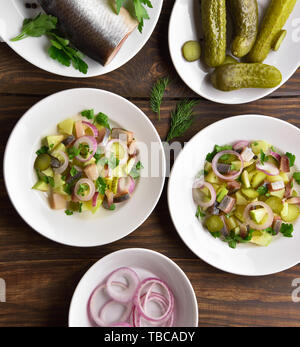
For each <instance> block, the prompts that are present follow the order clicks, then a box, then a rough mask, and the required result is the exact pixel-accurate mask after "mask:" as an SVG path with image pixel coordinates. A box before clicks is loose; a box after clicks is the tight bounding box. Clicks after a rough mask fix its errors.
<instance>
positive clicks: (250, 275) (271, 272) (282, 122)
mask: <svg viewBox="0 0 300 347" xmlns="http://www.w3.org/2000/svg"><path fill="white" fill-rule="evenodd" d="M244 117H251V118H262V117H263V118H267V119H272V120H273V121H275V122H278V123H281V124H284V125H285V126H290V127H291V128H294V129H296V130H297V131H298V132H299V134H300V129H299V128H298V127H296V126H295V125H293V124H291V123H289V122H286V121H284V120H282V119H280V118H275V117H271V116H266V115H263V114H254V113H253V114H250V113H249V114H241V115H236V116H231V117H227V118H224V119H220V120H219V121H217V122H214V123H212V124H210V125H208V126H207V127H205V128H203V129H202V130H200V131H199V132H198V133H197V134H195V135H194V136H193V137H192V138H191V139H190V140H189V142H191V141H192V140H194V139H195V138H196V137H198V136H200V134H202V132H204V131H207V130H209V129H210V128H212V127H214V126H216V125H221V124H222V123H224V122H227V121H229V120H231V119H232V118H234V119H240V118H244ZM189 142H188V144H189ZM188 144H187V145H188ZM185 148H186V147H184V148H183V150H182V151H181V152H180V153H179V154H178V156H177V158H176V161H175V162H174V164H173V167H172V170H171V172H170V178H169V181H168V187H167V200H168V208H169V213H170V216H171V219H172V223H173V226H174V228H175V230H176V231H177V234H178V235H179V237H180V238H181V240H182V241H183V243H184V244H185V246H186V247H187V248H188V249H189V250H190V251H192V252H193V253H194V254H195V255H196V256H197V257H198V258H199V259H201V260H202V261H204V262H205V263H206V264H209V265H210V266H212V267H214V268H215V269H218V270H221V271H223V272H226V273H230V274H233V275H238V276H244V277H261V276H267V275H273V274H277V273H279V272H282V271H286V270H288V269H290V268H292V267H294V266H296V265H298V264H299V262H300V259H299V260H298V261H297V262H296V263H294V262H293V263H292V264H291V265H289V266H283V267H281V268H280V269H278V270H277V271H269V272H268V271H265V272H262V273H258V274H253V273H241V272H235V271H229V270H227V269H225V268H222V267H221V266H216V265H214V264H213V263H212V262H210V261H207V260H206V259H204V258H203V257H202V256H200V255H199V254H197V252H196V250H195V249H192V248H191V247H190V245H188V244H187V242H186V241H185V239H184V237H183V235H182V234H181V233H180V232H179V230H178V228H177V226H176V224H175V222H174V218H173V213H172V210H171V207H170V205H171V203H170V201H171V198H170V195H171V184H172V181H173V170H174V168H175V165H176V162H177V160H178V159H179V157H181V156H182V155H183V151H184V149H185ZM174 171H175V170H174Z"/></svg>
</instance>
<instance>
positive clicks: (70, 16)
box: [38, 0, 138, 66]
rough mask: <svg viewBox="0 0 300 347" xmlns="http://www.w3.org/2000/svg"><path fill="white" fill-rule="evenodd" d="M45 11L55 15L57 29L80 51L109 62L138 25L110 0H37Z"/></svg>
mask: <svg viewBox="0 0 300 347" xmlns="http://www.w3.org/2000/svg"><path fill="white" fill-rule="evenodd" d="M38 1H39V3H40V5H41V6H42V8H43V9H44V11H45V12H46V13H47V14H51V15H53V16H55V17H57V18H58V23H59V29H60V31H61V32H62V34H64V35H65V36H66V37H67V38H68V39H69V40H70V41H71V43H72V44H73V45H74V46H75V47H76V48H78V49H79V50H80V51H81V52H83V53H84V54H86V55H87V56H89V57H90V58H92V59H94V60H96V61H98V62H100V63H101V64H102V65H104V66H105V65H107V64H109V63H110V62H111V61H112V59H113V58H114V57H115V55H116V54H117V53H118V51H119V49H120V48H121V46H122V45H123V43H124V42H125V41H126V39H127V38H128V36H129V35H130V34H131V33H132V32H133V30H134V29H135V28H136V27H137V26H138V21H137V20H136V19H134V18H132V17H131V15H130V14H129V12H128V11H127V10H126V9H125V8H123V7H122V8H121V10H120V13H119V15H117V14H116V13H115V11H114V9H113V3H112V1H111V0H38Z"/></svg>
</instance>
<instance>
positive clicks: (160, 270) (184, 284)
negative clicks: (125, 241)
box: [69, 248, 198, 327]
mask: <svg viewBox="0 0 300 347" xmlns="http://www.w3.org/2000/svg"><path fill="white" fill-rule="evenodd" d="M123 266H127V267H131V268H133V269H134V270H135V271H136V272H137V274H138V275H139V277H140V279H141V280H143V279H145V278H147V277H158V278H160V279H162V280H164V281H165V282H166V283H167V284H168V285H169V287H170V289H171V290H172V292H173V294H174V298H175V305H176V306H175V312H176V313H175V322H174V326H177V327H197V326H198V304H197V299H196V296H195V293H194V290H193V287H192V285H191V283H190V281H189V279H188V278H187V276H186V275H185V273H184V272H183V271H182V270H181V269H180V267H179V266H178V265H176V264H175V263H174V262H173V261H172V260H171V259H169V258H167V257H166V256H164V255H162V254H160V253H157V252H154V251H151V250H148V249H142V248H129V249H124V250H121V251H117V252H114V253H111V254H109V255H107V256H106V257H104V258H102V259H101V260H99V261H98V262H97V263H96V264H94V265H93V266H92V267H91V268H90V269H89V270H88V271H87V273H86V274H85V275H84V276H83V278H82V279H81V281H80V282H79V284H78V286H77V288H76V290H75V292H74V295H73V298H72V301H71V306H70V311H69V326H70V327H91V326H92V325H91V323H90V321H89V318H88V314H87V303H88V300H89V297H90V295H91V293H92V291H93V290H94V289H95V288H96V286H97V285H98V284H100V283H101V282H102V281H103V280H104V279H105V278H106V276H108V275H109V274H110V273H111V272H112V271H113V270H115V269H117V268H119V267H123Z"/></svg>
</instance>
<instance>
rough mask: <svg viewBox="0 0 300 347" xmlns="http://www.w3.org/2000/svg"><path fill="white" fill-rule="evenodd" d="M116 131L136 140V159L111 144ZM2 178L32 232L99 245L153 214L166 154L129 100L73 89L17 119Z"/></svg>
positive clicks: (83, 244) (82, 244)
mask: <svg viewBox="0 0 300 347" xmlns="http://www.w3.org/2000/svg"><path fill="white" fill-rule="evenodd" d="M93 110H95V115H94V114H93ZM83 115H84V116H83ZM94 118H98V121H99V122H97V121H95V120H94ZM101 124H102V125H101ZM97 127H98V129H97ZM124 129H128V130H130V131H129V132H125V130H124ZM102 130H104V132H103V134H102V136H101V139H100V138H99V136H100V133H101V132H102ZM114 132H115V134H114ZM119 132H122V134H123V135H126V134H127V135H130V136H131V137H133V136H134V139H133V138H131V140H130V142H131V144H133V143H134V144H135V150H134V151H136V152H138V157H135V155H134V153H133V152H132V153H131V149H132V148H130V146H129V147H128V144H127V142H126V141H125V139H123V140H122V141H121V140H116V139H114V137H118V135H119ZM107 134H108V137H107V136H106V135H107ZM122 134H120V139H121V137H122ZM49 135H50V136H49ZM103 135H104V138H103ZM105 137H107V138H106V140H107V141H106V142H107V143H104V142H105V141H104V140H105ZM128 137H129V136H128ZM76 138H77V139H76ZM125 142H126V143H125ZM153 144H155V152H154V153H152V154H153V155H150V154H151V148H152V146H153ZM116 145H118V146H116ZM119 145H121V146H119ZM102 147H104V148H102ZM98 149H99V150H100V152H98ZM121 152H122V154H121ZM103 153H104V154H103ZM136 158H138V159H136ZM123 159H124V160H123ZM136 160H138V162H137V163H136ZM152 160H154V161H155V162H154V163H152ZM130 161H133V165H131V164H130V166H131V168H130V170H128V171H127V173H125V171H126V170H127V169H128V167H129V162H130ZM96 163H97V165H96ZM138 163H140V164H139V165H138ZM141 163H142V164H141ZM87 164H88V165H87ZM99 165H100V166H101V167H100V166H99ZM96 166H97V167H96ZM125 166H126V167H125ZM153 166H155V170H154V171H155V175H152V174H150V173H151V172H153V171H151V169H152V167H153ZM119 169H120V170H119ZM116 170H117V171H118V172H119V173H117V171H116ZM132 170H134V172H132ZM129 176H130V177H129ZM97 177H98V178H97ZM4 178H5V184H6V188H7V191H8V195H9V197H10V199H11V201H12V203H13V205H14V207H15V208H16V210H17V211H18V213H19V214H20V216H21V217H22V218H23V219H24V220H25V221H26V222H27V224H29V225H30V226H31V227H32V228H33V229H34V230H36V231H37V232H39V233H40V234H42V235H43V236H45V237H47V238H49V239H51V240H53V241H56V242H59V243H62V244H66V245H70V246H78V247H92V246H100V245H104V244H108V243H111V242H114V241H116V240H119V239H121V238H123V237H125V236H127V235H128V234H130V233H131V232H133V231H134V230H135V229H136V228H138V227H139V226H140V225H141V224H142V223H143V222H144V221H145V220H146V219H147V217H148V216H149V215H150V213H151V212H152V211H153V209H154V207H155V206H156V204H157V202H158V199H159V197H160V195H161V192H162V188H163V185H164V180H165V155H164V151H163V148H162V144H161V140H160V137H159V135H158V133H157V131H156V129H155V128H154V126H153V124H152V123H151V121H150V120H149V118H148V117H147V116H146V115H145V114H144V113H143V112H142V111H141V110H140V109H139V108H138V107H136V106H135V105H133V104H132V103H131V102H129V101H127V100H126V99H124V98H122V97H120V96H118V95H116V94H112V93H110V92H106V91H103V90H98V89H71V90H66V91H63V92H59V93H57V94H54V95H52V96H49V97H47V98H45V99H43V100H41V101H40V102H38V103H37V104H36V105H34V106H33V107H32V108H31V109H30V110H29V111H27V112H26V114H25V115H24V116H23V117H22V118H21V119H20V120H19V122H18V123H17V124H16V126H15V128H14V130H13V131H12V133H11V135H10V138H9V140H8V143H7V146H6V150H5V155H4ZM127 178H130V179H127ZM127 181H128V182H129V186H127V183H128V182H127ZM126 182H127V183H126ZM121 183H122V184H121ZM121 190H122V191H124V194H123V193H121ZM125 191H126V192H125ZM125 193H126V194H125ZM125 200H126V201H125ZM100 205H101V206H100ZM76 206H77V207H76ZM98 207H100V208H99V209H98ZM103 207H104V208H103ZM105 207H106V208H105ZM96 210H97V211H96Z"/></svg>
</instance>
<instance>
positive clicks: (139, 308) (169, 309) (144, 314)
mask: <svg viewBox="0 0 300 347" xmlns="http://www.w3.org/2000/svg"><path fill="white" fill-rule="evenodd" d="M153 283H154V284H157V285H160V286H161V287H162V288H163V289H164V291H165V292H166V293H167V296H168V297H167V301H168V307H167V309H166V311H165V312H164V313H163V314H162V315H161V316H160V317H151V316H149V314H147V312H146V310H145V309H144V307H143V304H142V301H141V296H142V293H143V290H144V289H145V287H146V286H148V285H151V286H152V284H153ZM134 303H135V305H136V307H137V311H138V313H139V315H141V316H142V317H144V318H145V319H146V320H148V321H149V322H154V323H156V322H165V321H166V320H167V319H168V318H169V315H170V314H171V313H172V311H173V310H174V297H173V294H172V292H171V290H170V289H169V287H168V285H167V284H166V283H165V282H163V281H162V280H160V279H158V278H146V279H145V280H143V281H142V282H141V283H140V284H139V286H138V288H137V290H136V293H135V296H134Z"/></svg>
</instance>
